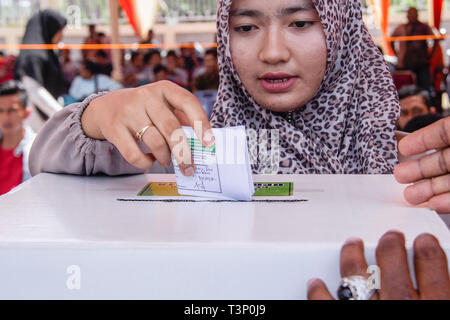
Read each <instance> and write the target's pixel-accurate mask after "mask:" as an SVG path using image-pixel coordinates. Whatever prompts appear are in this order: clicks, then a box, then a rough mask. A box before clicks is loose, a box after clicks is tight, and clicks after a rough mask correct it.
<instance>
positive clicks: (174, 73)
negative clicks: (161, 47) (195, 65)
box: [166, 50, 189, 88]
mask: <svg viewBox="0 0 450 320" xmlns="http://www.w3.org/2000/svg"><path fill="white" fill-rule="evenodd" d="M166 68H167V70H168V71H169V80H171V81H173V82H175V83H176V84H178V85H180V86H182V87H183V88H188V87H189V73H188V72H187V71H186V70H184V69H181V68H178V56H177V53H176V52H175V51H173V50H171V51H169V52H168V53H167V57H166Z"/></svg>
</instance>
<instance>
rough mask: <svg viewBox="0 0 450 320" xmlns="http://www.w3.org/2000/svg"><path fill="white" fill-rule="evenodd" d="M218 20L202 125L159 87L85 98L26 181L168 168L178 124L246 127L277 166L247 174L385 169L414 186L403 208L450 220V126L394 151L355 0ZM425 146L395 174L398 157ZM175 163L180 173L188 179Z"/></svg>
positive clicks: (395, 108) (229, 13)
mask: <svg viewBox="0 0 450 320" xmlns="http://www.w3.org/2000/svg"><path fill="white" fill-rule="evenodd" d="M217 17H218V23H217V26H218V30H217V31H218V54H219V66H220V87H219V94H218V100H217V102H216V104H215V106H214V110H213V115H212V117H211V120H208V118H207V116H206V114H205V112H204V111H203V109H202V107H201V105H200V103H199V102H198V100H197V99H196V98H195V97H194V96H193V95H192V94H191V93H189V92H188V91H186V90H184V89H182V88H180V87H178V86H177V85H175V84H173V83H170V82H166V81H162V82H157V83H154V84H150V85H146V86H143V87H139V88H134V89H124V90H118V91H114V92H111V93H107V94H98V95H93V96H91V97H89V98H87V99H86V100H84V101H83V102H81V103H77V104H73V105H71V106H70V107H67V108H65V109H64V110H62V111H61V112H59V113H58V114H56V115H55V116H54V117H52V118H51V119H50V120H49V121H48V122H47V124H46V125H45V127H44V128H43V129H42V130H41V132H40V133H39V135H38V137H37V138H36V140H35V143H34V145H33V148H32V150H31V155H30V169H31V172H32V174H37V173H39V172H54V173H71V174H80V175H92V174H96V173H106V174H109V175H120V174H135V173H142V172H143V171H144V170H148V169H149V168H151V169H150V172H171V171H170V170H171V168H168V167H165V166H168V165H169V164H170V162H171V150H172V149H173V148H174V146H175V145H176V144H177V143H179V142H180V141H175V140H174V139H171V137H172V135H173V133H174V132H175V131H177V130H179V129H180V126H182V125H188V126H192V127H194V128H195V130H196V133H197V135H198V136H199V138H200V139H201V140H202V143H203V144H204V145H209V144H212V143H213V142H214V137H213V136H212V135H211V134H208V133H210V132H209V131H208V130H209V129H210V128H211V127H228V126H234V125H244V126H246V128H247V129H254V130H256V131H259V130H262V129H269V130H272V129H276V130H278V132H279V137H280V143H279V153H277V155H278V156H279V159H278V160H277V163H276V164H275V167H273V163H272V162H271V161H270V159H269V160H268V161H267V162H265V161H259V162H257V163H255V164H253V165H252V169H253V171H254V173H262V172H267V170H268V168H269V166H271V169H272V170H273V171H275V172H276V173H280V174H289V173H300V174H302V173H303V174H307V173H324V174H325V173H334V174H344V173H349V174H350V173H351V174H384V173H392V172H394V174H395V176H396V178H397V180H398V181H399V182H401V183H414V182H417V181H420V182H417V183H416V184H414V185H412V186H409V187H408V188H407V189H406V191H405V196H406V199H407V200H408V201H409V202H410V203H412V204H419V203H423V202H428V205H429V207H431V208H433V209H435V210H436V211H438V212H440V213H445V212H450V179H449V169H450V151H449V150H450V149H448V147H449V141H450V122H449V120H448V119H444V120H441V121H440V122H437V123H435V124H433V125H431V126H430V127H427V128H425V129H423V130H421V131H418V132H416V133H413V134H411V135H409V136H408V137H406V138H403V139H402V141H401V142H400V144H399V145H398V147H397V139H396V133H395V132H394V130H395V125H396V122H397V118H398V117H399V111H400V107H399V102H398V98H397V94H396V91H395V86H394V85H393V82H392V79H391V76H390V74H389V70H388V67H387V66H386V64H385V62H384V59H383V57H382V55H381V54H380V52H379V51H378V49H377V48H376V46H375V45H374V43H373V41H372V39H371V36H370V34H369V33H368V31H367V29H366V27H365V26H364V24H363V21H362V13H361V7H360V1H359V0H341V1H325V0H314V1H311V0H275V1H274V0H233V1H232V0H219V10H218V16H217ZM196 122H197V123H200V124H201V125H200V126H198V125H197V126H194V124H195V123H196ZM398 136H399V135H398ZM138 140H142V142H139V141H138ZM182 142H183V143H185V144H186V143H187V141H186V139H185V138H183V140H182ZM140 144H143V145H145V146H146V147H148V149H149V150H151V153H144V152H143V151H142V149H141V147H140ZM141 146H142V145H141ZM433 149H437V150H438V151H437V152H436V153H433V154H430V155H425V156H422V157H421V158H419V159H418V160H411V161H408V162H404V163H401V164H400V165H398V166H397V167H396V165H397V163H398V151H400V153H402V154H403V155H405V156H412V155H416V154H421V153H424V152H425V151H429V150H433ZM174 157H175V158H176V160H177V162H178V163H179V164H180V167H181V168H182V170H183V172H184V174H185V175H192V174H193V173H194V170H195V168H194V167H193V166H192V165H191V164H189V163H188V162H189V161H187V162H186V161H184V160H183V157H181V156H180V155H179V154H176V153H175V154H174ZM184 158H186V157H184ZM187 158H188V159H190V154H189V155H188V157H187ZM161 165H162V166H161ZM273 168H275V169H273ZM394 168H395V170H394ZM269 169H270V168H269Z"/></svg>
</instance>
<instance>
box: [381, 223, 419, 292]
mask: <svg viewBox="0 0 450 320" xmlns="http://www.w3.org/2000/svg"><path fill="white" fill-rule="evenodd" d="M376 256H377V262H378V266H379V267H380V273H381V275H380V278H381V279H380V280H381V284H380V285H381V289H380V292H379V296H380V299H387V300H405V299H417V297H418V296H417V292H416V291H415V289H414V287H413V284H412V281H411V278H410V273H409V267H408V259H407V253H406V249H405V236H404V235H403V234H402V233H400V232H396V231H389V232H387V233H386V234H384V235H383V236H382V237H381V239H380V241H379V242H378V246H377V249H376Z"/></svg>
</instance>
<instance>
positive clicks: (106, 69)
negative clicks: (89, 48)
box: [94, 50, 113, 77]
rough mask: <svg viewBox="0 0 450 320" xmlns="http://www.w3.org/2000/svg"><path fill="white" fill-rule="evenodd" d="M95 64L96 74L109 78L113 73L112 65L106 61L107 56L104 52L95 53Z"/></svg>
mask: <svg viewBox="0 0 450 320" xmlns="http://www.w3.org/2000/svg"><path fill="white" fill-rule="evenodd" d="M94 62H95V64H96V65H97V70H98V73H101V74H106V75H107V76H109V77H110V76H111V73H112V71H113V65H112V63H111V62H110V61H109V60H108V55H107V53H106V51H105V50H98V51H97V52H96V53H95V60H94Z"/></svg>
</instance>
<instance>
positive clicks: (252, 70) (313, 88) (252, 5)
mask: <svg viewBox="0 0 450 320" xmlns="http://www.w3.org/2000/svg"><path fill="white" fill-rule="evenodd" d="M230 50H231V56H232V59H233V64H234V66H235V68H236V70H237V72H238V74H239V77H240V78H241V80H242V82H243V84H244V86H245V88H246V89H247V91H248V92H249V93H250V94H251V95H252V97H253V98H254V99H255V101H256V102H257V103H258V104H260V105H262V106H263V107H265V108H267V109H269V110H272V111H277V112H287V111H292V110H294V109H297V108H299V107H301V106H303V105H305V104H306V103H308V102H309V101H310V100H311V99H312V98H313V97H314V95H315V94H316V92H317V90H318V89H319V87H320V84H321V82H322V79H323V77H324V73H325V68H326V61H327V46H326V41H325V34H324V32H323V28H322V24H321V22H320V18H319V15H318V13H317V11H316V10H315V8H314V5H313V3H312V1H311V0H233V4H232V7H231V11H230Z"/></svg>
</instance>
